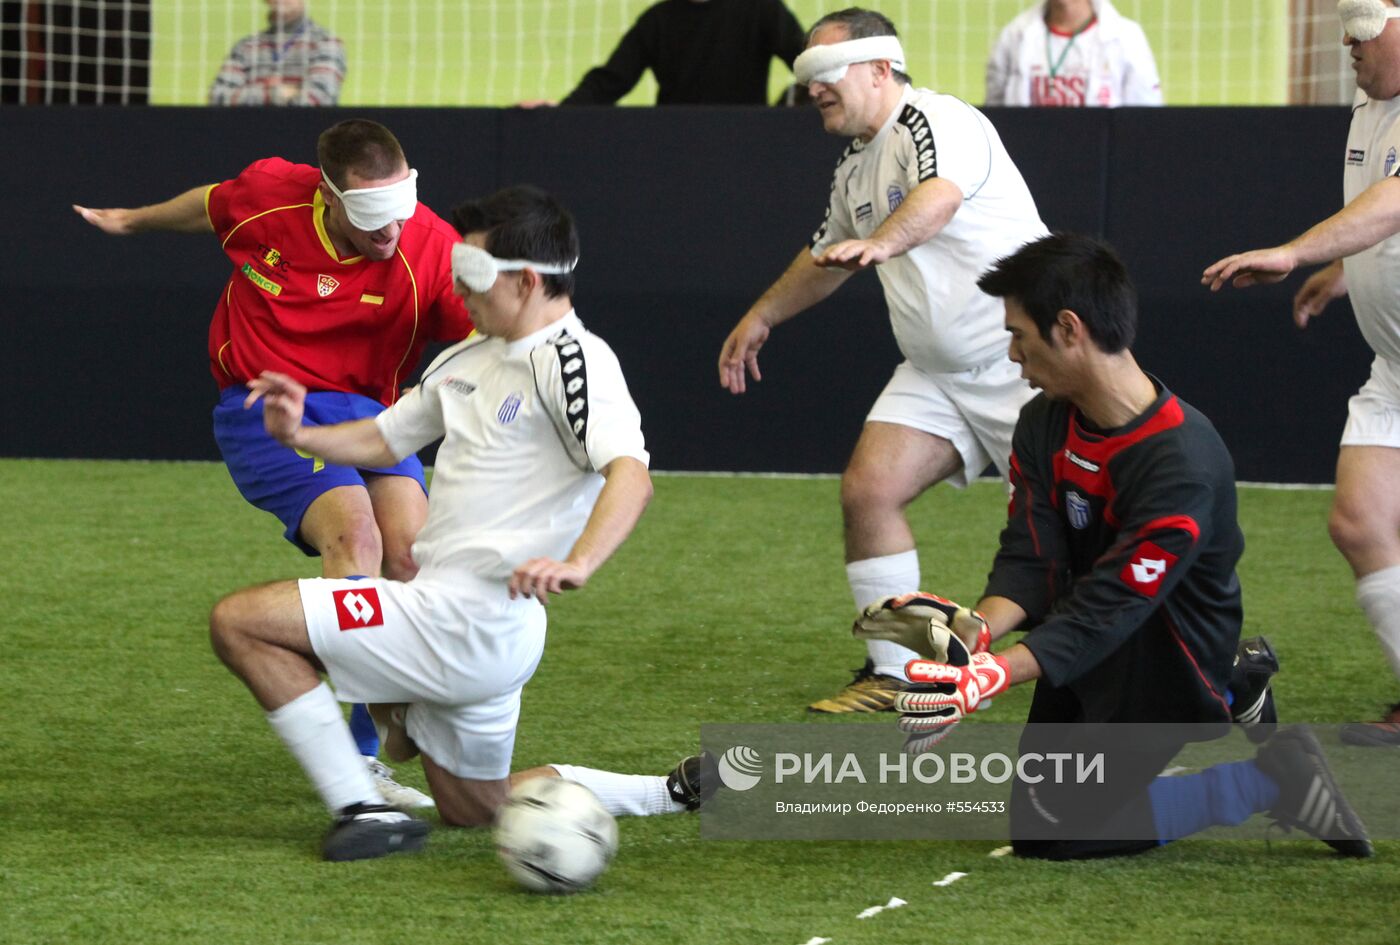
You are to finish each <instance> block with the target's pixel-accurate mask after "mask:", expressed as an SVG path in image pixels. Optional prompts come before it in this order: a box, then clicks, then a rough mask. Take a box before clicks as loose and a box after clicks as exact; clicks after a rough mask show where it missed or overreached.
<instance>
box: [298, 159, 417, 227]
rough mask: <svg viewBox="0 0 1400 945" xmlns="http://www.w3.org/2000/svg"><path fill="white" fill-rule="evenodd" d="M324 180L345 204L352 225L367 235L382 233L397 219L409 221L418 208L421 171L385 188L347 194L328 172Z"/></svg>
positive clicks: (357, 190) (367, 188)
mask: <svg viewBox="0 0 1400 945" xmlns="http://www.w3.org/2000/svg"><path fill="white" fill-rule="evenodd" d="M321 180H323V181H325V182H326V186H327V187H329V188H330V189H331V193H333V194H335V195H336V197H337V198H338V199H339V200H340V202H341V204H342V205H344V207H345V216H346V217H347V218H349V220H350V225H351V226H353V227H354V228H355V229H357V230H364V231H365V232H366V233H373V232H374V231H375V230H382V229H383V228H384V227H386V226H388V225H389V224H390V223H393V222H394V221H395V220H407V219H408V218H409V217H411V216H413V211H414V210H416V209H418V172H417V171H415V170H413V169H411V168H410V169H409V172H408V176H407V177H405V178H404V179H403V180H401V181H399V182H398V183H397V184H388V185H386V186H384V187H360V188H356V189H353V190H344V191H343V190H341V189H340V188H339V187H337V186H335V183H334V182H333V181H332V180H331V179H330V178H329V177H328V176H326V174H325V173H322V174H321Z"/></svg>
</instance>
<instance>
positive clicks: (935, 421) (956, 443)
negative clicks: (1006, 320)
mask: <svg viewBox="0 0 1400 945" xmlns="http://www.w3.org/2000/svg"><path fill="white" fill-rule="evenodd" d="M1033 396H1035V391H1033V390H1031V386H1030V385H1029V384H1028V383H1026V382H1025V380H1023V379H1022V378H1021V369H1020V367H1019V366H1017V365H1015V364H1013V363H1012V362H1011V361H1009V360H1006V359H1001V360H997V361H994V362H992V363H991V364H986V365H983V366H982V367H977V368H973V369H971V370H969V371H960V372H958V373H956V374H928V373H925V372H924V371H921V370H919V369H918V368H916V367H915V366H914V365H913V364H910V363H909V362H908V361H905V362H903V363H901V364H900V365H899V366H898V367H896V368H895V369H894V376H893V377H891V378H890V382H889V383H888V384H886V385H885V389H884V390H883V391H881V392H880V396H879V397H877V398H876V399H875V405H874V406H873V407H871V408H870V413H869V414H867V415H866V418H865V419H866V421H867V422H870V421H872V420H873V421H877V422H879V423H897V424H899V425H900V426H905V427H911V428H913V429H915V430H919V431H922V432H924V433H930V434H932V435H934V436H941V437H943V438H944V439H945V440H948V441H949V442H950V443H952V444H953V448H954V449H956V450H957V451H958V455H959V456H961V457H962V461H963V468H962V469H960V470H959V471H958V472H957V473H955V474H953V475H952V476H950V477H949V478H948V482H949V483H950V484H951V485H954V486H957V487H958V488H959V489H961V488H963V487H964V486H966V485H967V484H968V482H970V481H971V480H972V479H974V478H976V477H977V476H979V475H981V474H982V470H984V469H986V468H987V464H988V463H993V464H995V465H996V468H997V471H998V472H999V473H1001V475H1002V478H1006V476H1007V473H1008V469H1009V467H1010V464H1011V434H1012V433H1013V432H1014V431H1015V429H1016V420H1017V418H1018V417H1019V416H1020V415H1021V407H1022V406H1024V405H1025V403H1026V401H1028V400H1030V399H1031V397H1033Z"/></svg>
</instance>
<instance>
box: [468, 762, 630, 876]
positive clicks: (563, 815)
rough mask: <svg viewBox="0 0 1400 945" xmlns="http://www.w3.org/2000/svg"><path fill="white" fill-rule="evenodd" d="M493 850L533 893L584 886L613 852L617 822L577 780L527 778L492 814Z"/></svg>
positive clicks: (604, 864)
mask: <svg viewBox="0 0 1400 945" xmlns="http://www.w3.org/2000/svg"><path fill="white" fill-rule="evenodd" d="M495 837H496V851H497V852H498V853H499V854H500V856H501V862H503V863H505V865H506V870H507V871H508V872H509V873H510V875H511V876H513V877H515V880H516V882H518V883H520V885H522V886H524V887H525V888H526V889H529V890H532V891H534V892H547V893H571V892H578V891H579V890H580V889H586V888H587V887H588V886H590V885H591V884H592V883H593V881H594V880H595V879H597V878H598V877H599V876H600V875H601V874H602V872H603V870H605V869H606V868H607V866H608V863H609V862H611V861H612V858H613V854H614V853H616V852H617V821H615V820H613V816H612V814H609V813H608V812H607V811H606V810H604V809H603V805H602V804H601V803H599V801H598V798H596V797H595V796H594V795H593V792H592V791H590V790H588V788H586V787H584V786H583V785H582V784H579V783H578V782H577V781H565V780H563V779H562V778H531V779H530V780H529V781H526V782H525V783H523V784H521V785H520V786H519V787H517V788H516V789H515V790H513V791H511V792H510V797H509V798H507V799H506V802H505V804H504V805H503V806H502V807H501V810H500V813H499V814H498V815H497V817H496V833H495Z"/></svg>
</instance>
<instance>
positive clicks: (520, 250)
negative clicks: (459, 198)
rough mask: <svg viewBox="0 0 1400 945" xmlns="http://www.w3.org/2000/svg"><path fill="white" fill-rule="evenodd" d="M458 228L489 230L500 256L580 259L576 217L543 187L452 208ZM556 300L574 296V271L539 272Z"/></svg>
mask: <svg viewBox="0 0 1400 945" xmlns="http://www.w3.org/2000/svg"><path fill="white" fill-rule="evenodd" d="M452 225H453V226H455V227H456V228H457V232H458V233H461V234H462V235H463V236H466V235H467V234H468V233H485V234H486V251H487V252H488V253H490V254H491V255H492V256H495V257H496V258H497V259H528V260H530V261H531V262H538V263H560V264H564V265H566V264H568V263H572V262H573V261H574V260H576V259H578V228H577V227H576V226H575V225H574V218H573V215H572V214H570V213H569V211H567V210H565V209H564V207H563V205H561V204H560V203H559V201H557V200H555V199H554V198H553V197H551V196H550V195H549V194H547V193H545V192H544V191H543V190H540V189H539V188H538V187H531V186H529V185H528V184H527V185H520V186H517V187H507V188H506V189H504V190H498V191H496V192H495V193H494V194H491V195H490V196H488V197H482V198H481V199H480V200H468V201H466V202H465V203H462V204H459V205H458V206H457V207H455V208H453V210H452ZM540 278H541V279H542V280H543V281H544V293H545V295H546V296H548V297H549V298H551V299H554V298H559V297H560V296H564V295H567V296H572V295H573V294H574V274H573V273H572V272H565V273H561V274H558V275H546V274H544V273H540Z"/></svg>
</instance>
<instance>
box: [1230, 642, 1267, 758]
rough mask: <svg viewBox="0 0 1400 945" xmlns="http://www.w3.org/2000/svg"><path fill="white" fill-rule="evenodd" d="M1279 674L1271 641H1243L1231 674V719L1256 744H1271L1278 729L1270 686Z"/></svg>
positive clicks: (1236, 652) (1236, 654)
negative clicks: (1268, 741) (1267, 742)
mask: <svg viewBox="0 0 1400 945" xmlns="http://www.w3.org/2000/svg"><path fill="white" fill-rule="evenodd" d="M1277 672H1278V657H1277V656H1276V655H1275V654H1274V648H1273V647H1272V646H1270V645H1269V641H1268V640H1267V639H1265V638H1264V637H1251V638H1250V639H1248V640H1241V641H1240V645H1239V649H1237V650H1236V651H1235V666H1234V669H1232V670H1231V671H1230V694H1231V696H1233V702H1232V704H1231V706H1230V717H1231V718H1232V719H1233V720H1234V721H1235V722H1236V723H1237V724H1238V725H1239V726H1240V727H1241V728H1243V729H1244V732H1245V734H1246V735H1248V736H1249V740H1250V741H1252V742H1255V743H1258V742H1263V741H1267V740H1268V738H1269V737H1270V736H1271V735H1273V733H1274V729H1275V727H1276V726H1277V725H1278V709H1277V708H1276V707H1275V706H1274V690H1273V687H1272V686H1271V685H1269V681H1270V680H1271V679H1273V677H1274V674H1275V673H1277Z"/></svg>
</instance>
